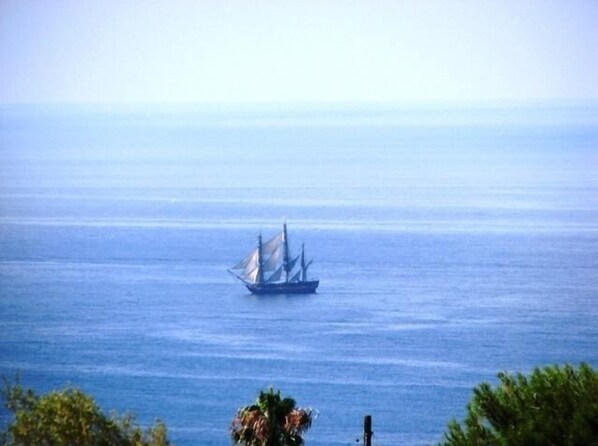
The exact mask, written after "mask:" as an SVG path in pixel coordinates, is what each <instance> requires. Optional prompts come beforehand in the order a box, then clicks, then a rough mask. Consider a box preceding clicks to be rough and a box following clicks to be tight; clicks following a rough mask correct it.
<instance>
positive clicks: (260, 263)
mask: <svg viewBox="0 0 598 446" xmlns="http://www.w3.org/2000/svg"><path fill="white" fill-rule="evenodd" d="M263 263H264V261H263V255H262V231H260V235H258V236H257V277H256V279H255V281H256V282H257V283H263V282H264V268H263V266H264V265H263Z"/></svg>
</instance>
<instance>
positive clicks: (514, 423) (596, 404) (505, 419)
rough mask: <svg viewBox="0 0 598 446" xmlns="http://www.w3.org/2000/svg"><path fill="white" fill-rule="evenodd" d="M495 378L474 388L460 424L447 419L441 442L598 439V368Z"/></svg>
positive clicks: (565, 443) (586, 445) (566, 444)
mask: <svg viewBox="0 0 598 446" xmlns="http://www.w3.org/2000/svg"><path fill="white" fill-rule="evenodd" d="M498 378H499V380H500V383H499V385H498V386H497V388H496V389H493V388H492V387H491V386H490V385H489V384H487V383H483V384H480V385H479V386H478V387H476V388H475V389H474V391H473V393H474V395H473V399H472V400H471V402H470V403H469V405H468V406H467V415H466V417H465V420H464V421H463V425H460V424H459V423H457V421H455V420H453V421H451V422H450V424H449V426H448V432H447V433H446V434H445V439H446V441H445V443H444V444H445V445H450V446H470V445H489V446H490V445H509V446H512V445H538V446H539V445H542V446H547V445H555V446H556V445H559V446H582V445H583V446H590V445H598V373H597V372H595V371H594V370H593V369H592V368H591V367H590V366H589V365H587V364H581V365H580V367H579V369H578V370H575V368H573V367H572V366H570V365H566V366H564V367H562V368H560V367H558V366H552V367H546V368H544V369H539V368H536V369H535V370H534V371H533V372H532V374H531V376H530V377H529V378H528V377H526V376H524V375H522V374H520V373H518V374H516V375H514V376H513V375H509V374H508V373H500V374H499V375H498Z"/></svg>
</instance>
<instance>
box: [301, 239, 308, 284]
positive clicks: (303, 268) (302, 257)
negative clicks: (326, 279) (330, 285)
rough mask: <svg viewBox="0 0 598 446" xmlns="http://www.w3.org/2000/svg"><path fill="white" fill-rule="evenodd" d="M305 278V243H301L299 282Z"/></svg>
mask: <svg viewBox="0 0 598 446" xmlns="http://www.w3.org/2000/svg"><path fill="white" fill-rule="evenodd" d="M306 280H307V267H306V266H305V243H302V244H301V282H305V281H306Z"/></svg>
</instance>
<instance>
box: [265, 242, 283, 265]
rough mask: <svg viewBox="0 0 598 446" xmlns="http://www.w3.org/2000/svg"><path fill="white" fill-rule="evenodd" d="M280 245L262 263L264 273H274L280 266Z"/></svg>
mask: <svg viewBox="0 0 598 446" xmlns="http://www.w3.org/2000/svg"><path fill="white" fill-rule="evenodd" d="M282 251H283V248H282V245H281V246H279V247H278V249H277V250H276V251H274V252H273V253H272V255H271V256H270V257H268V259H267V260H266V261H265V262H263V267H264V271H274V270H275V269H276V268H278V267H279V266H280V265H281V264H282Z"/></svg>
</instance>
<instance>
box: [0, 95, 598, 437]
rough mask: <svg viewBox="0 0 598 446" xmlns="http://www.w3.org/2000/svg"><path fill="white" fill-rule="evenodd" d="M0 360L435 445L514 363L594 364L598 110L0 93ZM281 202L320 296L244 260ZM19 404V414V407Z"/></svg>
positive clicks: (170, 420)
mask: <svg viewBox="0 0 598 446" xmlns="http://www.w3.org/2000/svg"><path fill="white" fill-rule="evenodd" d="M0 119H1V121H0V324H1V330H0V374H1V375H3V376H6V377H9V378H12V377H14V375H15V373H16V372H17V371H18V372H20V374H21V378H22V382H23V383H24V384H25V385H28V386H32V387H34V388H35V389H37V390H38V391H39V392H44V391H48V390H50V389H53V388H56V387H64V386H66V385H74V386H77V387H81V388H82V389H84V390H85V391H86V392H89V393H91V394H92V395H94V397H95V398H96V400H97V401H98V403H99V404H100V406H101V407H102V408H103V409H105V410H106V411H109V410H110V409H117V410H119V411H126V410H129V411H132V412H134V413H135V414H136V415H137V417H138V419H139V421H140V422H141V423H143V424H148V423H152V422H153V421H154V420H155V419H156V418H160V419H162V420H164V421H165V422H166V424H167V426H168V428H169V431H170V437H171V439H172V440H173V442H174V443H176V444H177V445H179V446H191V445H225V444H229V443H230V440H229V430H228V429H229V425H230V422H231V420H232V418H233V416H234V414H235V412H236V410H237V408H239V407H241V406H244V405H247V404H250V403H251V402H252V401H253V400H254V399H255V397H256V396H257V393H258V392H259V390H261V389H265V388H267V387H268V386H275V387H276V388H279V389H281V390H282V392H283V393H284V394H288V395H291V396H292V397H294V398H295V399H296V400H297V403H298V405H300V406H304V407H312V408H314V409H316V410H317V412H318V418H317V419H316V420H315V422H314V424H313V427H312V429H311V430H310V431H309V432H308V433H307V434H306V440H307V444H309V445H314V446H316V445H317V446H323V445H333V446H334V445H339V446H340V445H349V444H355V442H356V440H357V439H358V438H360V437H361V435H362V434H361V430H362V423H363V416H364V415H366V414H370V415H372V417H373V429H374V431H375V435H374V444H376V445H420V444H434V443H437V442H438V441H440V440H441V439H442V434H443V432H444V431H445V427H446V424H447V423H448V421H450V419H451V418H453V417H456V418H460V417H462V416H463V414H464V413H465V407H466V404H467V402H468V400H469V398H470V397H471V390H472V388H473V387H474V386H475V385H476V384H478V383H479V382H481V381H488V382H491V383H495V382H496V373H497V372H499V371H501V370H507V371H512V372H514V371H521V372H529V371H531V370H532V369H533V367H535V366H544V365H549V364H562V363H573V364H579V362H581V361H585V362H588V363H589V364H591V365H592V366H594V367H598V255H597V253H598V175H597V174H596V172H597V171H598V107H597V105H596V104H587V103H586V104H540V105H535V106H510V107H507V106H504V105H503V106H492V107H478V108H472V107H469V108H467V107H456V106H453V107H448V106H446V107H411V108H409V107H400V106H340V105H334V106H326V107H324V106H302V107H298V106H296V107H282V106H280V107H275V106H258V105H254V106H233V105H229V106H210V107H207V106H204V107H195V106H169V107H157V106H152V107H149V106H147V107H141V106H139V107H114V106H102V107H99V106H62V107H59V106H56V107H48V106H45V107H35V106H4V107H3V108H1V109H0ZM284 219H286V221H287V224H288V227H289V237H290V242H291V245H292V246H293V247H294V248H295V249H299V248H300V243H301V242H302V241H305V244H306V249H307V252H308V254H309V255H310V256H311V257H313V259H314V265H313V266H312V268H311V270H310V272H311V275H313V276H316V277H318V278H319V279H320V281H321V285H320V288H319V290H318V293H317V294H314V295H308V296H270V297H256V296H251V295H249V294H248V292H247V291H246V290H245V289H244V287H243V286H242V284H241V283H239V282H238V281H236V280H235V279H234V278H232V277H231V276H230V275H228V274H227V272H226V269H227V268H229V267H231V266H232V265H233V264H235V263H236V262H237V261H238V260H239V259H240V258H241V257H242V256H244V255H245V254H246V253H247V252H248V251H249V250H250V249H251V248H252V247H253V246H254V244H255V242H256V237H257V235H258V233H259V232H260V231H261V232H262V233H263V234H264V236H265V237H267V236H269V235H273V234H274V233H275V232H277V231H278V230H279V228H280V226H281V224H282V222H283V221H284ZM3 419H4V420H6V414H3Z"/></svg>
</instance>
